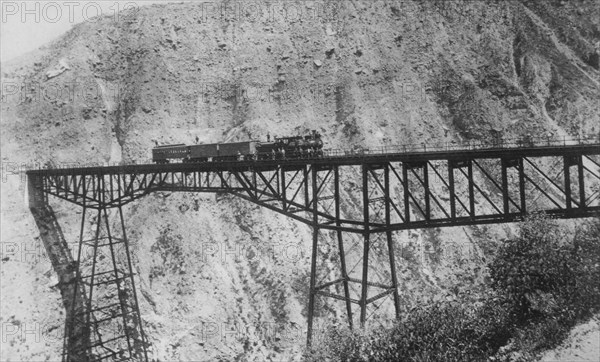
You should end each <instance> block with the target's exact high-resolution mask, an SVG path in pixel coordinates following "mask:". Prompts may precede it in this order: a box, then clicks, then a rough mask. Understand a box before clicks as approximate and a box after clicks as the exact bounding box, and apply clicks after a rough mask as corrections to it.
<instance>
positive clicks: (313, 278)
mask: <svg viewBox="0 0 600 362" xmlns="http://www.w3.org/2000/svg"><path fill="white" fill-rule="evenodd" d="M304 170H305V180H306V185H308V170H307V169H306V168H305V169H304ZM311 181H312V190H313V202H314V205H313V221H312V227H313V244H312V255H311V261H310V290H309V295H308V328H307V339H306V344H307V346H309V347H310V345H311V344H312V331H313V318H314V309H315V292H316V291H315V284H316V283H317V244H318V240H319V215H318V214H317V211H318V210H317V202H318V197H319V195H318V190H317V169H316V167H315V165H313V166H312V180H311ZM306 191H307V195H306V196H307V201H306V205H307V207H308V187H307V189H306Z"/></svg>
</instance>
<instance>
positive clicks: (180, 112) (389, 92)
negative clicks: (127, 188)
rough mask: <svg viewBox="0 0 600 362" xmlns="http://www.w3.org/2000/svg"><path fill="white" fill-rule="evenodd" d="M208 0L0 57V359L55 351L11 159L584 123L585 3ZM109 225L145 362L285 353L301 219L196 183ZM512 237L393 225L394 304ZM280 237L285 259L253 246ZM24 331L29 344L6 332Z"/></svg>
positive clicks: (57, 331)
mask: <svg viewBox="0 0 600 362" xmlns="http://www.w3.org/2000/svg"><path fill="white" fill-rule="evenodd" d="M211 4H212V5H213V6H212V7H207V6H206V3H205V4H204V5H202V4H199V3H182V4H166V5H152V6H148V7H142V8H140V9H138V10H135V11H130V12H128V13H124V14H122V15H123V16H120V17H119V18H118V19H115V17H105V18H101V19H98V21H96V22H87V23H83V24H80V25H77V26H75V27H74V28H73V29H72V30H71V31H70V32H69V33H67V34H66V35H65V36H63V37H62V38H60V39H59V40H57V41H56V42H54V43H52V44H49V45H47V46H46V47H43V48H41V49H39V50H37V51H35V52H34V53H31V54H27V55H25V56H23V57H21V58H19V59H16V60H14V61H12V62H10V63H9V64H2V91H3V94H2V104H1V105H2V114H1V115H2V130H3V132H2V135H1V142H2V149H1V151H2V162H3V165H9V164H10V165H11V166H10V167H11V168H8V167H6V168H5V167H3V171H4V170H5V169H6V170H10V172H6V173H5V174H3V184H2V225H3V228H2V241H3V243H5V242H6V243H15V245H17V246H18V248H19V249H18V250H19V252H18V253H7V255H6V256H5V255H4V254H3V259H2V280H3V282H2V290H1V291H2V317H1V318H2V320H1V321H2V323H9V324H10V325H11V326H17V327H18V328H17V329H16V330H17V332H14V333H11V334H9V335H8V336H7V339H8V342H7V343H4V341H3V348H2V359H9V360H42V359H47V360H56V359H57V358H59V354H60V351H61V348H62V339H61V336H62V330H63V319H64V309H63V307H62V304H61V300H60V293H59V292H58V288H57V286H56V284H57V283H58V279H57V276H56V274H55V272H54V271H52V269H51V268H52V265H51V262H50V260H51V258H48V257H45V256H42V257H40V258H35V260H33V261H32V260H30V259H27V258H26V257H23V255H21V254H23V253H21V251H23V250H30V249H25V248H34V250H37V251H38V253H37V254H38V255H41V254H44V253H43V252H42V250H44V247H43V246H41V245H40V244H41V238H40V233H41V232H42V231H40V229H39V228H38V227H37V226H36V223H35V222H34V220H33V218H32V216H31V215H30V214H29V212H28V210H27V209H26V206H25V204H24V203H23V201H22V195H23V192H22V190H23V184H22V179H21V178H20V177H18V176H17V175H13V174H14V172H12V170H14V167H13V166H14V165H15V164H17V163H27V164H34V163H35V164H39V165H46V164H55V165H56V164H60V163H73V162H79V163H95V164H98V163H100V164H108V163H110V164H114V163H134V162H137V163H140V162H147V160H148V158H149V157H150V149H151V148H152V147H153V146H154V145H155V144H167V143H188V144H190V143H194V142H197V141H198V142H219V141H235V140H248V139H264V138H265V137H266V134H267V133H269V132H270V134H271V135H280V136H282V135H295V134H302V133H304V132H305V131H307V130H311V129H317V130H318V131H319V132H320V133H321V134H322V135H323V136H324V138H325V139H326V142H327V145H326V147H327V148H340V147H351V146H354V145H357V146H366V147H374V146H381V145H398V144H406V143H419V144H421V143H428V144H432V143H441V142H458V141H461V140H463V141H464V140H470V139H474V140H480V141H485V140H487V139H489V138H490V137H492V136H493V135H495V134H497V133H500V134H502V135H504V136H505V137H512V136H518V135H523V134H527V133H531V134H551V135H572V136H577V135H588V134H597V133H598V132H599V131H600V130H599V129H598V124H600V103H599V102H598V99H600V72H599V61H598V56H599V54H600V10H599V7H598V4H597V2H596V1H593V0H590V1H584V0H582V1H572V2H566V1H554V0H552V1H549V0H539V1H525V0H523V1H509V2H504V1H473V2H471V1H467V2H463V1H460V2H446V1H444V2H439V1H438V2H435V1H431V2H428V1H391V0H390V1H370V0H364V1H358V0H346V1H339V2H318V1H317V2H304V1H289V2H288V1H286V2H280V3H275V4H273V3H267V2H262V1H258V2H255V1H253V2H251V4H252V6H250V5H248V6H245V5H241V4H244V3H243V2H241V3H240V2H235V3H231V2H228V1H223V2H214V3H211ZM269 4H270V5H269ZM5 175H6V178H5ZM5 181H6V182H5ZM347 181H348V182H349V181H350V180H347ZM347 189H348V191H347V192H348V193H349V194H351V193H352V191H351V189H352V187H351V185H350V186H348V187H347ZM350 196H352V195H350ZM53 206H54V210H55V211H56V214H57V218H58V221H59V223H60V224H61V226H62V227H63V232H64V235H65V239H66V240H67V241H69V242H73V241H75V240H77V234H78V227H79V224H78V222H79V217H80V214H78V213H76V212H75V210H74V209H72V208H70V207H69V205H65V204H62V203H60V202H58V201H54V202H53ZM349 207H350V210H348V212H352V210H351V206H349ZM126 223H127V228H128V230H130V232H129V238H130V239H131V243H132V247H133V253H134V264H135V266H136V269H137V272H138V275H139V278H140V282H139V285H138V288H139V290H140V293H139V294H140V304H141V312H142V318H143V320H144V323H145V331H146V333H147V334H148V337H149V339H150V341H151V343H152V350H151V353H152V356H153V358H154V359H157V360H161V361H167V360H211V361H212V360H218V359H222V360H231V359H238V360H257V361H264V360H269V359H271V360H289V359H299V358H300V357H301V351H302V348H303V344H304V341H305V338H304V333H305V328H306V310H307V307H306V302H307V289H308V275H309V265H310V252H309V251H310V242H311V236H310V230H309V229H308V228H306V227H304V226H302V225H298V224H296V223H295V222H293V221H291V220H289V219H286V218H285V217H283V216H280V215H274V214H273V213H271V212H269V211H267V210H264V209H260V208H258V207H255V206H253V205H251V204H248V203H246V202H243V201H241V200H237V199H233V198H230V197H225V196H222V195H217V196H215V195H209V196H203V195H195V194H194V195H183V194H155V195H151V196H148V197H147V198H145V199H142V200H140V201H138V202H137V203H135V204H134V205H131V206H129V207H128V208H127V209H126ZM5 226H8V227H5ZM511 232H512V227H511V226H510V225H504V226H488V227H465V228H452V229H441V230H430V231H427V232H420V231H413V232H410V233H408V232H404V233H399V234H397V244H398V245H399V246H400V247H399V248H398V250H397V251H398V255H397V260H398V273H399V275H398V276H399V280H401V284H402V289H401V290H402V292H401V296H402V305H403V308H406V309H410V308H411V306H412V305H414V303H417V302H423V301H427V300H428V299H430V298H438V297H440V296H448V297H451V295H452V294H456V293H460V292H462V291H465V290H468V289H471V288H474V287H477V285H478V284H479V283H481V282H482V281H484V280H485V277H486V273H485V268H482V266H483V265H484V263H485V260H486V257H487V256H488V255H490V253H493V250H494V241H495V240H498V239H500V238H504V237H507V236H510V235H511ZM11 245H12V244H11ZM207 245H210V249H209V248H208V247H207ZM285 245H288V246H289V245H291V246H293V247H294V249H295V250H297V251H298V253H295V254H293V255H291V254H282V253H270V252H269V251H268V250H267V249H268V248H269V247H271V248H276V247H277V246H285ZM215 246H216V250H214V249H215ZM250 249H252V250H256V249H261V250H266V251H264V252H261V253H260V255H258V256H256V255H249V253H248V252H247V251H248V250H250ZM207 250H210V251H211V252H210V253H208V252H207ZM319 253H320V257H321V260H325V262H323V264H322V265H321V266H320V268H321V269H322V270H323V272H324V273H325V274H329V275H330V276H333V275H335V273H336V272H337V269H336V267H335V261H334V257H333V255H334V254H335V253H336V250H335V248H326V247H323V248H321V249H319ZM8 254H10V255H8ZM25 254H27V253H25ZM273 254H274V255H273ZM384 265H385V264H382V266H381V268H382V270H381V271H380V272H381V274H382V275H385V273H386V272H385V271H384ZM15 306H16V307H15ZM342 307H343V306H342V304H341V303H337V302H334V301H331V300H327V301H326V302H323V303H321V304H320V308H321V310H322V311H323V314H322V316H323V318H320V319H322V320H326V317H331V318H333V319H336V318H337V319H339V320H340V321H341V320H342V319H341V316H343V308H342ZM391 307H392V306H391V303H389V302H388V303H387V304H383V305H382V306H381V308H380V310H379V311H378V312H377V314H378V315H381V316H383V317H385V316H386V315H389V312H390V311H391ZM386 313H388V314H386ZM36 323H37V324H36ZM36 325H37V326H40V332H39V335H40V336H41V338H38V339H35V338H34V337H33V336H32V335H31V334H27V333H20V332H22V331H24V330H26V328H34V326H36ZM215 326H216V328H217V330H218V333H213V332H212V331H214V330H215V329H214V328H215ZM19 328H20V329H19ZM34 339H35V340H34Z"/></svg>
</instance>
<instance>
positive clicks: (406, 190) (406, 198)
mask: <svg viewBox="0 0 600 362" xmlns="http://www.w3.org/2000/svg"><path fill="white" fill-rule="evenodd" d="M402 179H403V181H404V182H403V183H402V185H403V186H404V218H405V220H406V221H405V222H406V223H409V222H410V198H409V192H410V191H409V187H408V169H407V168H406V163H405V162H402Z"/></svg>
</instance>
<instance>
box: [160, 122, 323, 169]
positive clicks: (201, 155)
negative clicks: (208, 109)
mask: <svg viewBox="0 0 600 362" xmlns="http://www.w3.org/2000/svg"><path fill="white" fill-rule="evenodd" d="M322 156H323V140H322V139H321V135H320V134H319V132H317V131H316V130H313V131H312V132H310V133H309V134H308V135H305V136H292V137H273V140H271V137H270V136H267V142H263V141H258V140H254V141H246V142H228V143H210V144H197V145H186V144H174V145H164V146H158V147H155V148H153V149H152V162H154V163H157V164H165V163H172V162H186V163H187V162H222V161H252V160H254V161H259V160H275V159H300V158H318V157H322Z"/></svg>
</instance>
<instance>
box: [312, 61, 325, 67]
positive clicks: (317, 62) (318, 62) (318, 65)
mask: <svg viewBox="0 0 600 362" xmlns="http://www.w3.org/2000/svg"><path fill="white" fill-rule="evenodd" d="M314 63H315V65H316V66H317V68H320V67H321V66H322V65H323V63H322V62H321V61H320V60H319V59H315V60H314Z"/></svg>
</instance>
